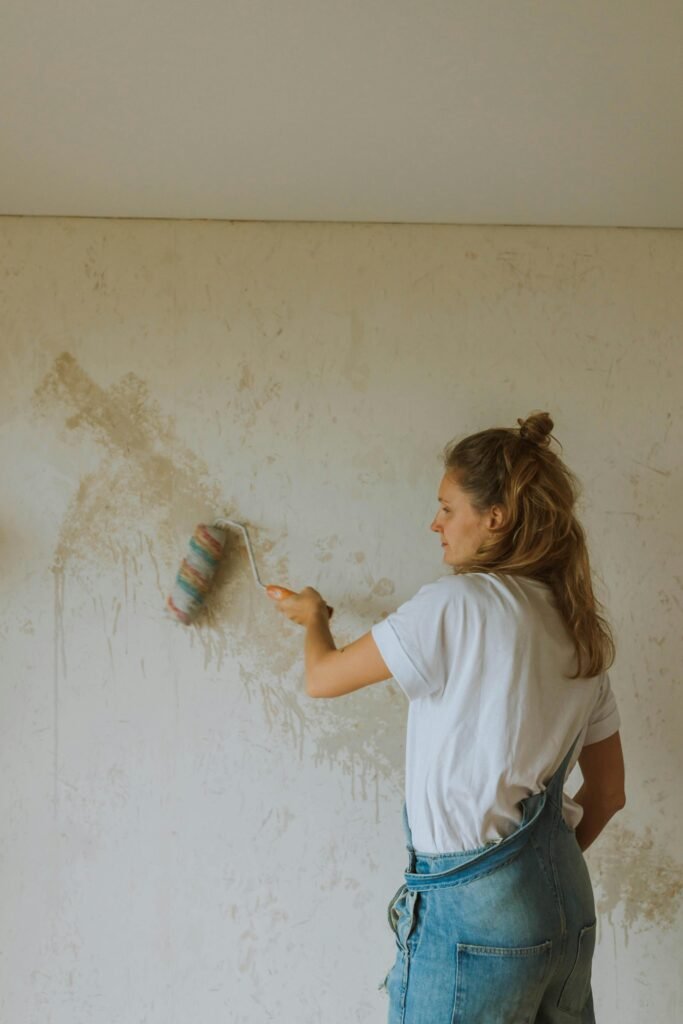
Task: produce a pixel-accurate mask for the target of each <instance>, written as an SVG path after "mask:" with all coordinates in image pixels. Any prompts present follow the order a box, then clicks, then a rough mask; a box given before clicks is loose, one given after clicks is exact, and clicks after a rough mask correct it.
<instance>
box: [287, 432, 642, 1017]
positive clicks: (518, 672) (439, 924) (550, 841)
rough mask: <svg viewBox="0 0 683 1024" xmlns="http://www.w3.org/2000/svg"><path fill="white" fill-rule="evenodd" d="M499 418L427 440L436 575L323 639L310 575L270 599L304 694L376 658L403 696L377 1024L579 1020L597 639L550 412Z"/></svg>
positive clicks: (597, 807) (589, 949)
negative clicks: (352, 629) (396, 862)
mask: <svg viewBox="0 0 683 1024" xmlns="http://www.w3.org/2000/svg"><path fill="white" fill-rule="evenodd" d="M517 422H518V423H519V424H520V427H519V429H517V428H493V429H490V430H484V431H481V432H480V433H477V434H473V435H470V436H469V437H465V438H464V439H463V440H461V441H460V442H459V443H457V444H456V443H451V444H450V445H449V446H447V448H446V449H445V452H444V468H445V473H444V476H443V479H442V480H441V483H440V487H439V496H438V497H439V502H440V508H439V511H438V512H437V514H436V516H435V518H434V520H433V522H432V524H431V529H432V530H433V531H434V532H435V533H437V534H438V535H439V537H440V541H441V545H442V548H443V552H444V554H443V557H444V560H445V562H446V563H447V564H448V565H449V566H451V568H452V571H451V572H450V573H449V574H448V575H445V576H441V577H440V578H439V579H437V580H436V582H434V583H427V584H425V586H423V587H421V588H420V590H419V591H418V592H417V594H416V595H415V596H414V597H413V598H411V599H410V600H408V601H406V602H405V603H404V604H402V605H401V606H400V607H399V608H398V609H397V610H396V611H395V612H393V613H392V614H390V615H388V616H387V618H386V619H384V620H383V621H381V622H379V623H377V624H376V625H374V626H373V627H372V629H371V630H370V631H369V632H368V633H366V634H365V635H364V636H362V637H361V638H360V639H359V640H356V642H355V643H353V644H351V645H350V646H348V647H347V648H345V649H341V650H337V649H336V647H335V645H334V642H333V640H332V637H331V634H330V632H329V627H328V612H327V610H326V604H325V601H324V600H323V599H322V597H321V595H320V594H319V593H318V592H317V591H316V590H314V589H313V588H311V587H306V588H305V589H304V590H302V591H301V592H300V593H299V594H296V595H294V596H292V597H289V598H285V599H282V600H280V601H279V602H278V604H277V605H276V607H277V608H278V610H279V611H282V612H283V614H285V615H287V616H288V617H289V618H290V619H292V620H293V621H294V622H297V623H300V624H301V625H304V626H306V640H305V661H306V689H307V692H308V693H309V694H310V695H311V696H312V697H338V696H340V695H342V694H344V693H349V692H351V691H352V690H356V689H358V688H360V687H363V686H367V685H370V684H371V683H376V682H380V681H381V680H384V679H389V678H391V677H392V676H393V678H394V679H395V680H396V682H397V683H398V684H399V686H400V687H401V688H402V690H403V691H404V692H405V694H406V697H407V698H408V700H409V702H410V703H409V709H408V724H407V741H406V789H405V797H406V799H405V802H404V805H403V823H404V828H405V834H406V846H407V850H408V867H407V869H406V872H405V875H404V877H405V882H404V884H403V885H402V886H401V887H400V888H399V890H398V891H397V892H396V894H395V895H394V897H393V898H392V900H391V901H390V903H389V907H388V918H389V923H390V925H391V928H392V930H393V931H394V934H395V940H396V959H395V962H394V965H393V967H392V968H391V969H390V971H389V973H388V974H387V977H386V978H385V979H384V981H383V982H382V985H381V986H380V988H381V987H386V990H387V992H388V996H389V1024H532V1022H533V1024H568V1022H572V1021H580V1022H583V1024H589V1022H594V1020H595V1016H594V1012H593V999H592V992H591V961H592V957H593V951H594V947H595V929H596V916H595V904H594V899H593V890H592V886H591V881H590V877H589V874H588V870H587V867H586V862H585V860H584V857H583V853H582V851H583V850H585V849H586V847H587V846H588V845H589V844H590V843H591V842H592V841H593V840H594V839H595V837H596V836H597V835H598V834H599V832H600V831H601V830H602V829H603V828H604V826H605V824H606V823H607V821H608V820H609V819H610V818H611V817H612V815H613V814H614V813H615V812H616V811H617V810H618V809H619V808H620V807H623V806H624V802H625V797H624V765H623V758H622V751H621V743H620V738H619V725H620V717H619V712H618V709H617V705H616V702H615V699H614V695H613V693H612V690H611V687H610V679H609V675H608V672H607V670H608V669H609V668H610V666H611V665H612V663H613V661H614V653H615V652H614V642H613V639H612V636H611V633H610V629H609V626H608V625H607V623H606V622H605V620H604V619H603V618H602V617H601V616H600V614H599V613H598V608H599V607H600V605H599V602H598V601H597V600H596V598H595V596H594V594H593V588H592V585H591V569H590V564H589V558H588V552H587V549H586V541H585V535H584V532H583V529H582V527H581V525H580V524H579V522H578V520H577V519H576V516H575V513H574V507H575V503H576V499H577V496H578V493H579V485H578V481H577V478H576V477H575V476H574V475H573V474H572V472H571V471H570V470H569V469H568V468H567V467H566V466H565V465H564V463H563V462H562V460H561V459H560V458H559V457H558V456H557V455H556V454H555V453H553V452H552V451H551V450H550V448H549V444H550V437H551V436H552V435H551V434H550V431H551V430H552V428H553V421H552V420H551V419H550V416H549V415H548V413H545V412H540V413H535V414H532V415H531V416H529V417H528V418H527V419H526V420H524V421H522V420H521V419H520V420H518V421H517ZM577 759H578V762H579V765H580V767H581V772H582V775H583V785H582V786H581V788H580V789H579V791H578V792H577V793H576V794H575V796H574V797H573V798H570V797H569V796H568V795H567V794H566V793H564V792H563V784H564V781H565V778H566V776H567V775H568V774H569V772H570V771H571V769H572V767H573V766H574V764H575V763H576V761H577Z"/></svg>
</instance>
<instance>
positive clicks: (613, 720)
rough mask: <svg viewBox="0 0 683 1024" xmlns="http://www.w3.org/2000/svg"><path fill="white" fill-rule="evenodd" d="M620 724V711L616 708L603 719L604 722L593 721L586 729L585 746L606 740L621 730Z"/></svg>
mask: <svg viewBox="0 0 683 1024" xmlns="http://www.w3.org/2000/svg"><path fill="white" fill-rule="evenodd" d="M620 725H621V719H620V717H619V712H618V711H616V710H615V711H613V712H612V714H611V715H608V717H607V718H605V719H603V720H602V722H593V724H592V725H590V726H589V727H588V729H587V730H586V735H585V737H584V740H583V746H584V747H589V746H590V745H591V743H599V742H600V740H606V739H607V738H608V737H609V736H613V735H614V733H615V732H619V726H620Z"/></svg>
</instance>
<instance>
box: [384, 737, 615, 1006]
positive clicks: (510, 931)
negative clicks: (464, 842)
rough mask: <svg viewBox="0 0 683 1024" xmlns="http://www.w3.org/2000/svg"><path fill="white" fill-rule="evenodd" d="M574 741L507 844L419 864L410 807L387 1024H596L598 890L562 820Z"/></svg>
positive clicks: (424, 857)
mask: <svg viewBox="0 0 683 1024" xmlns="http://www.w3.org/2000/svg"><path fill="white" fill-rule="evenodd" d="M579 735H580V734H579ZM578 738H579V737H578V736H577V737H576V739H575V740H574V743H572V745H571V747H570V749H569V751H568V752H567V754H566V756H565V758H564V759H563V761H562V764H561V765H560V766H559V768H558V769H557V771H556V772H555V774H554V775H553V777H552V778H551V780H550V782H549V783H548V785H547V786H546V788H545V790H544V791H543V792H542V793H534V794H533V795H532V796H530V797H527V798H526V799H525V800H523V801H522V807H523V816H522V820H521V822H520V823H519V825H518V827H517V829H516V830H515V831H514V832H513V833H512V834H511V835H509V836H507V837H506V838H505V839H502V840H500V841H499V842H494V843H487V844H486V845H485V846H481V847H478V848H477V849H474V850H466V851H462V852H458V853H443V854H441V853H439V854H425V853H420V852H419V851H416V850H415V849H414V848H413V845H412V837H411V833H410V825H409V823H408V817H407V813H406V805H405V803H404V805H403V824H404V829H405V833H406V846H407V850H408V858H409V862H408V868H407V870H406V871H405V873H404V877H405V882H404V884H403V885H402V886H401V887H400V888H399V889H398V891H397V892H396V893H395V895H394V896H393V897H392V899H391V900H390V902H389V906H388V908H387V915H388V919H389V925H390V927H391V930H392V931H393V933H394V936H395V941H396V959H395V962H394V965H393V967H391V969H390V970H389V973H388V974H387V976H386V977H385V979H384V981H383V982H382V983H381V985H380V986H379V987H380V989H381V988H384V989H386V991H387V993H388V996H389V1017H388V1024H573V1022H578V1024H595V1016H594V1012H593V996H592V991H591V962H592V958H593V951H594V948H595V928H596V917H595V903H594V899H593V887H592V885H591V880H590V876H589V874H588V868H587V866H586V862H585V860H584V857H583V854H582V852H581V848H580V847H579V844H578V843H577V841H576V835H575V833H574V830H573V829H571V828H570V827H569V826H568V825H567V824H566V822H565V820H564V818H563V816H562V790H563V786H564V781H565V773H566V770H567V766H568V764H569V760H570V758H571V754H572V751H573V749H574V747H575V745H576V742H577V740H578Z"/></svg>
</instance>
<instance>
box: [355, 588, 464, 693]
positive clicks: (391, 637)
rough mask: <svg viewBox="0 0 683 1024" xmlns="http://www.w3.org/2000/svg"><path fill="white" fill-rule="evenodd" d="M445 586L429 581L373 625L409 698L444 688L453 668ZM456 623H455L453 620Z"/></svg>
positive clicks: (391, 667) (376, 637)
mask: <svg viewBox="0 0 683 1024" xmlns="http://www.w3.org/2000/svg"><path fill="white" fill-rule="evenodd" d="M448 608H449V595H448V592H447V591H446V590H445V588H444V587H443V586H440V585H439V583H438V582H436V583H426V584H425V585H424V586H423V587H421V588H420V589H419V590H418V592H417V593H416V594H415V596H414V597H411V598H410V599H409V600H408V601H405V602H404V603H403V604H402V605H399V607H398V608H397V609H396V611H395V612H391V614H389V615H387V617H386V618H385V619H383V620H382V621H381V622H377V623H375V625H374V626H372V629H371V632H372V636H373V639H374V641H375V643H376V644H377V647H378V648H379V652H380V654H381V655H382V657H383V659H384V661H385V663H386V665H387V668H388V669H389V671H390V672H391V674H392V675H393V677H394V679H395V680H396V682H397V683H398V685H399V686H400V687H401V689H402V690H403V692H404V693H405V695H406V697H407V698H408V700H411V701H412V700H417V699H418V698H420V697H429V696H431V695H433V694H436V693H438V692H439V690H442V689H443V687H444V686H445V684H446V679H447V678H448V671H449V650H448V645H447V643H446V641H447V637H448V622H447V618H451V619H452V614H453V607H452V602H451V609H450V612H449V613H448V614H447V609H448ZM451 624H452V623H451Z"/></svg>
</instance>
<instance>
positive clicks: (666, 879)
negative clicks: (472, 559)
mask: <svg viewBox="0 0 683 1024" xmlns="http://www.w3.org/2000/svg"><path fill="white" fill-rule="evenodd" d="M0 261H1V263H0V317H1V333H0V358H1V367H0V369H1V372H0V466H1V471H2V498H3V500H2V508H1V511H0V552H1V554H2V567H3V568H2V573H1V574H0V602H1V609H2V614H1V616H0V639H1V641H2V663H1V665H0V674H1V685H0V731H1V736H0V779H1V783H0V814H1V816H2V822H3V825H2V830H1V837H2V838H1V841H0V865H1V871H0V928H1V931H0V948H1V951H2V956H0V1020H2V1021H3V1022H7V1024H19V1022H21V1024H187V1022H188V1021H202V1022H203V1024H218V1022H224V1021H230V1022H231V1024H261V1022H263V1024H265V1022H268V1021H273V1020H277V1021H284V1022H292V1024H294V1022H296V1024H319V1022H321V1021H325V1022H326V1024H348V1022H350V1021H357V1022H363V1024H381V1022H383V1021H384V1020H385V1017H386V995H385V993H384V992H383V991H380V990H379V989H378V985H379V983H380V982H381V981H382V979H383V978H384V975H385V974H386V972H387V970H388V969H389V967H390V965H391V963H392V962H393V958H394V939H393V935H392V933H391V932H390V930H389V925H388V922H387V918H386V906H387V903H388V901H389V899H390V897H391V896H392V895H393V894H394V892H395V891H396V889H397V888H398V886H399V885H400V884H401V882H402V880H403V870H404V868H405V860H406V857H405V848H404V846H403V834H402V830H401V822H400V810H401V801H402V798H403V782H404V776H403V756H404V731H405V718H406V712H407V701H406V699H405V698H404V696H403V694H402V692H401V691H400V689H399V688H398V686H397V684H396V683H395V682H394V681H393V680H392V681H389V682H386V683H382V684H379V685H376V686H371V687H368V688H367V689H364V690H360V691H357V692H356V693H353V694H350V695H348V696H346V697H343V698H339V699H336V700H328V701H324V700H318V701H316V700H313V699H311V698H309V697H307V695H306V694H305V691H304V674H303V637H304V632H303V629H302V627H300V626H297V625H296V624H294V623H292V622H290V621H289V620H287V619H285V618H284V617H283V616H281V615H279V614H278V613H277V612H276V610H275V608H274V607H273V606H272V603H271V601H270V600H269V599H268V598H267V597H266V596H265V594H264V593H263V592H262V591H261V590H260V588H259V587H257V585H256V583H255V582H254V579H253V576H252V574H251V568H250V565H249V561H248V558H247V553H246V549H245V546H244V543H243V541H242V539H241V536H240V535H239V534H237V533H236V534H235V536H234V537H232V536H231V539H230V540H229V544H228V548H227V549H226V556H225V559H224V561H223V564H222V566H221V570H220V572H219V574H218V577H217V579H216V586H215V588H214V592H213V594H212V599H211V602H210V604H209V605H208V606H207V608H206V609H205V612H204V613H203V615H202V617H201V619H200V620H198V622H197V623H196V624H195V625H193V626H191V627H189V628H186V627H183V626H181V625H179V624H178V623H176V622H174V621H172V620H171V619H169V618H168V617H167V616H166V614H165V613H164V600H165V597H166V595H167V593H168V592H169V590H170V588H171V585H172V582H173V579H174V576H175V572H176V570H177V567H178V564H179V562H180V559H181V558H182V556H183V554H184V552H185V548H186V545H187V541H188V538H189V536H190V535H191V533H192V530H193V528H194V526H195V524H196V523H198V522H200V521H204V522H206V521H211V518H212V517H214V516H216V515H221V514H222V515H228V516H230V517H231V518H236V519H241V520H243V521H245V522H246V523H247V524H248V526H249V529H250V535H251V538H252V543H253V545H254V549H255V555H256V559H257V563H258V565H259V569H260V573H261V577H262V579H263V580H264V582H266V583H271V582H272V583H282V584H284V585H286V586H289V587H291V588H292V589H295V590H300V589H301V588H303V587H304V586H307V585H310V586H313V587H315V588H316V589H318V590H319V591H320V592H321V593H322V594H323V596H324V597H325V599H326V600H327V602H328V603H329V604H331V605H333V606H334V608H335V615H334V619H333V625H332V631H333V634H334V636H335V641H336V643H337V645H338V646H343V645H344V644H346V643H349V642H350V641H351V640H354V639H356V638H357V637H358V636H360V635H361V634H362V633H365V632H366V631H367V630H368V629H369V628H370V626H371V625H372V624H373V623H374V622H377V621H379V620H380V619H381V618H382V617H383V616H385V615H386V614H387V613H388V612H390V611H392V610H393V609H394V608H396V607H397V606H398V604H400V603H401V602H402V601H404V600H405V599H407V598H408V597H410V596H411V595H412V594H413V593H414V592H415V591H416V590H417V589H418V588H419V586H420V585H421V584H422V583H424V582H427V581H428V580H431V579H436V578H437V577H438V576H439V575H442V574H443V572H444V568H443V563H442V560H441V549H440V547H439V545H438V538H437V537H436V536H435V535H434V534H432V533H431V532H430V530H429V524H430V522H431V519H432V517H433V515H434V513H435V511H436V495H437V489H438V484H439V480H440V477H441V472H442V466H441V462H440V459H439V453H440V451H441V450H442V448H443V446H444V445H445V444H446V442H447V441H449V440H450V439H451V438H453V437H454V436H462V435H464V434H466V433H472V432H474V431H476V430H481V429H484V428H485V427H489V426H515V425H516V419H517V417H524V416H526V415H528V414H529V412H531V411H532V410H534V409H543V410H548V411H549V412H550V414H551V416H552V418H553V420H554V421H555V428H554V431H553V433H554V435H555V437H557V438H558V439H559V441H560V442H561V444H562V446H563V451H562V454H563V457H564V458H565V459H566V461H567V462H568V464H569V465H570V466H571V467H572V468H573V469H574V470H575V472H577V473H578V475H579V477H580V478H581V480H582V482H583V485H584V494H583V496H582V499H581V505H580V515H581V519H582V522H583V524H584V526H585V528H586V531H587V533H588V537H589V544H590V550H591V556H592V563H593V567H594V570H595V574H596V593H597V595H598V597H599V599H600V600H601V601H602V602H603V603H604V604H605V607H606V609H607V613H608V615H609V618H610V621H611V623H612V625H613V629H614V632H615V638H616V641H617V660H616V662H615V665H614V666H613V668H612V669H611V678H612V684H613V687H614V690H615V693H616V696H617V700H618V702H619V707H620V711H621V715H622V743H623V747H624V753H625V760H626V772H627V805H626V807H625V808H624V809H623V811H621V812H620V813H619V814H618V815H617V816H616V817H615V818H614V819H613V820H612V821H611V822H610V824H609V825H608V826H607V829H606V830H605V832H604V833H603V834H602V835H601V836H600V837H599V838H598V840H597V841H596V842H595V843H594V844H593V846H592V847H591V848H590V849H589V850H588V851H587V853H586V858H587V862H588V865H589V869H590V872H591V876H592V878H593V882H594V887H595V892H596V900H597V905H598V917H599V919H598V944H597V949H596V954H595V960H594V981H593V988H594V995H595V1001H596V1009H597V1016H598V1019H599V1020H600V1022H601V1024H639V1022H642V1021H643V1020H644V1019H652V1020H657V1021H661V1022H672V1024H673V1022H674V1021H676V1020H680V1019H681V1015H682V1014H683V995H682V993H681V988H680V981H679V980H677V978H678V977H679V974H680V958H679V950H680V945H681V937H682V932H681V923H682V920H683V910H682V906H681V904H682V890H683V869H682V862H681V856H680V843H679V835H680V828H681V816H680V806H681V805H680V778H681V775H682V770H683V765H682V764H681V742H680V737H681V733H682V730H683V693H682V690H681V671H680V666H681V664H683V657H682V652H681V629H680V621H681V617H680V613H681V594H682V585H683V564H682V561H681V550H682V548H681V517H680V507H681V499H682V497H683V495H682V493H681V463H680V452H681V450H682V447H683V438H682V436H681V435H682V429H681V373H680V371H681V361H682V360H681V355H682V350H681V323H682V322H683V288H681V281H682V280H683V232H681V231H663V230H662V231H660V230H638V229H633V230H618V229H570V228H518V227H496V228H492V227H476V226H474V227H460V226H435V225H393V224H389V225H382V224H336V223H295V222H291V223H290V222H218V221H216V222H211V221H208V222H207V221H163V220H159V221H155V220H148V221H143V220H107V219H101V220H98V219H78V218H73V219H72V218H41V217H36V218H22V217H6V218H0ZM572 776H573V777H571V778H570V780H569V784H568V788H569V789H570V791H571V792H574V791H575V790H576V789H578V787H579V785H580V782H581V778H580V773H579V769H578V768H577V769H576V770H575V773H572Z"/></svg>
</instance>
